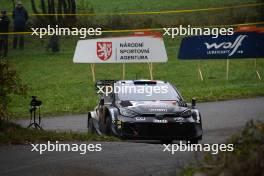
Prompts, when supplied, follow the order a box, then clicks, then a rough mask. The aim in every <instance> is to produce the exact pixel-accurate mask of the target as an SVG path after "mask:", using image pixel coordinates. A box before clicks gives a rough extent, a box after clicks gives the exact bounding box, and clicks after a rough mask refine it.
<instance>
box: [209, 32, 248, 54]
mask: <svg viewBox="0 0 264 176" xmlns="http://www.w3.org/2000/svg"><path fill="white" fill-rule="evenodd" d="M246 37H247V35H239V36H238V37H237V38H236V39H235V41H234V43H232V42H222V43H220V44H217V43H212V44H209V43H207V42H205V43H204V44H205V45H206V48H207V54H208V55H210V54H228V56H232V55H234V54H235V53H241V54H242V53H243V51H242V50H238V48H239V46H241V45H242V42H243V40H244V39H245V38H246Z"/></svg>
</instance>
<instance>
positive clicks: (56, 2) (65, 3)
mask: <svg viewBox="0 0 264 176" xmlns="http://www.w3.org/2000/svg"><path fill="white" fill-rule="evenodd" d="M31 6H32V10H33V12H34V13H35V14H40V11H41V13H42V14H44V15H38V16H37V18H38V19H39V20H40V21H43V22H45V23H48V24H50V25H53V26H54V25H56V24H63V25H64V26H65V25H71V24H74V22H75V21H76V17H75V14H76V0H40V2H39V7H40V9H38V8H37V4H36V1H35V0H31ZM45 14H46V15H45ZM67 14H68V15H67ZM69 14H71V15H69ZM47 48H51V50H52V51H53V52H57V51H59V38H58V37H57V36H52V37H51V38H50V41H49V44H48V46H47Z"/></svg>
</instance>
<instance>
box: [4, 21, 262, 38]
mask: <svg viewBox="0 0 264 176" xmlns="http://www.w3.org/2000/svg"><path fill="white" fill-rule="evenodd" d="M259 24H264V21H260V22H252V23H240V24H227V25H210V26H202V27H208V28H211V27H235V26H248V25H259ZM193 27H199V26H193ZM162 30H163V28H147V29H116V30H104V31H102V32H103V33H128V32H142V31H144V32H148V31H162ZM24 34H32V32H8V33H0V35H24Z"/></svg>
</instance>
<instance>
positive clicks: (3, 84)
mask: <svg viewBox="0 0 264 176" xmlns="http://www.w3.org/2000/svg"><path fill="white" fill-rule="evenodd" d="M26 90H27V86H26V85H24V84H23V83H22V81H21V79H20V78H19V76H18V74H17V72H16V71H15V70H14V69H12V68H11V66H10V65H9V64H8V62H7V60H5V59H0V97H1V99H0V120H1V119H4V118H6V119H7V118H8V104H9V102H10V101H11V99H10V96H11V95H12V94H15V95H22V96H25V95H26Z"/></svg>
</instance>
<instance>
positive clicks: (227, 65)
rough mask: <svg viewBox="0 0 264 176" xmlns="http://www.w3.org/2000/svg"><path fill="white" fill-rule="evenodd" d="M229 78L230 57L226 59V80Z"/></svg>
mask: <svg viewBox="0 0 264 176" xmlns="http://www.w3.org/2000/svg"><path fill="white" fill-rule="evenodd" d="M228 79H229V59H226V80H228Z"/></svg>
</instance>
